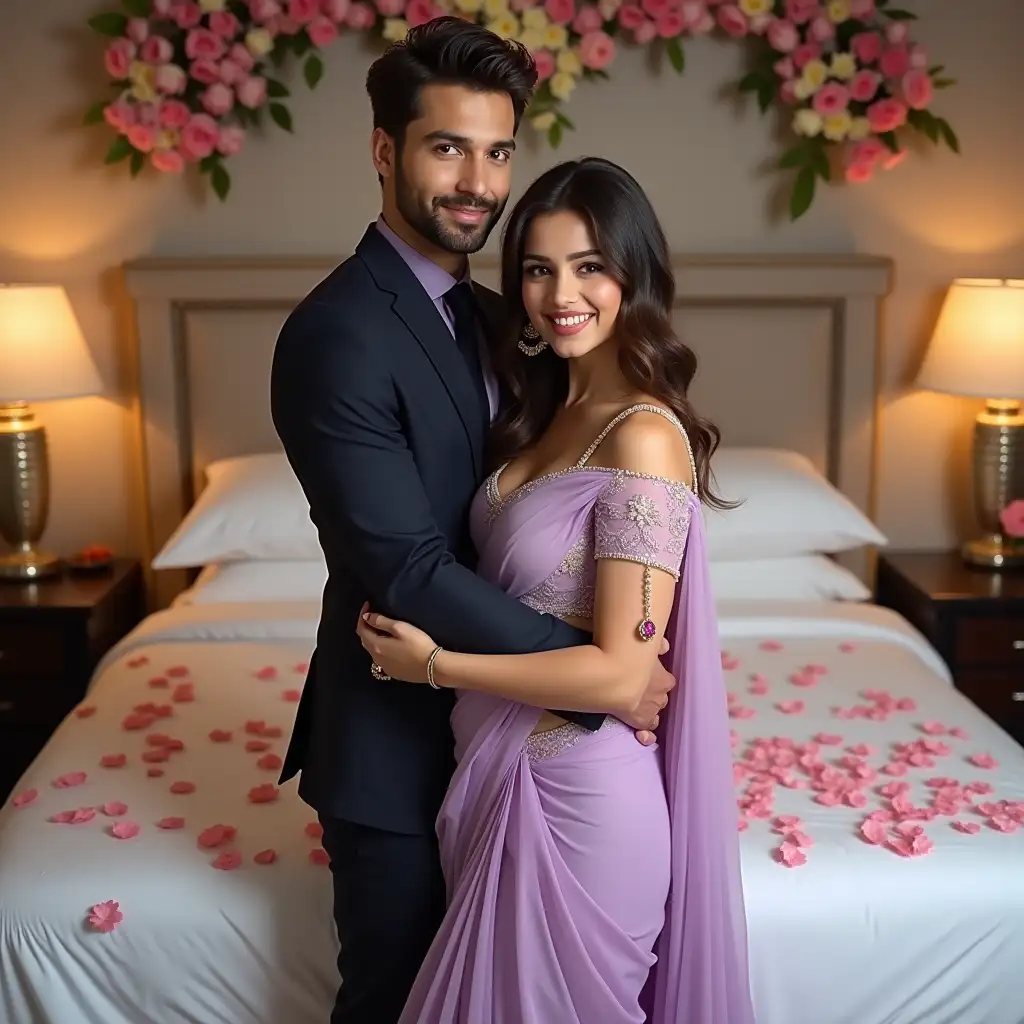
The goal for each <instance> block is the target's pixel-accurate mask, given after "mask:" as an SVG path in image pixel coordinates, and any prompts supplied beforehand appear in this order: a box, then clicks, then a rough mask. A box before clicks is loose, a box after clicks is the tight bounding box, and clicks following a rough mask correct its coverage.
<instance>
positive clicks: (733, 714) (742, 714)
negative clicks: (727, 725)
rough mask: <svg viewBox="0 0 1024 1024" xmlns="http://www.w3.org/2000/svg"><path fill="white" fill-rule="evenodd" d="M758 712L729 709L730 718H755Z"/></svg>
mask: <svg viewBox="0 0 1024 1024" xmlns="http://www.w3.org/2000/svg"><path fill="white" fill-rule="evenodd" d="M756 714H757V712H756V711H755V710H754V709H753V708H747V707H739V706H737V707H732V708H729V717H730V718H753V717H754V716H755V715H756Z"/></svg>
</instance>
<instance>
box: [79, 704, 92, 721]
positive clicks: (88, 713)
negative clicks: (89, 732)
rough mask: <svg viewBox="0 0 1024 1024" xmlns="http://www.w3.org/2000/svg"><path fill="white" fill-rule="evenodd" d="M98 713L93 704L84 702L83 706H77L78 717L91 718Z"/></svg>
mask: <svg viewBox="0 0 1024 1024" xmlns="http://www.w3.org/2000/svg"><path fill="white" fill-rule="evenodd" d="M95 714H96V708H95V707H93V706H92V705H86V704H83V705H82V706H81V707H77V708H75V715H76V716H77V717H78V718H91V717H92V716H93V715H95Z"/></svg>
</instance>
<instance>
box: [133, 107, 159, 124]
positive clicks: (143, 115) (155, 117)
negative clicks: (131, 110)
mask: <svg viewBox="0 0 1024 1024" xmlns="http://www.w3.org/2000/svg"><path fill="white" fill-rule="evenodd" d="M135 120H136V121H138V123H139V124H144V125H148V126H149V127H150V128H156V127H157V125H159V124H160V104H159V103H136V104H135Z"/></svg>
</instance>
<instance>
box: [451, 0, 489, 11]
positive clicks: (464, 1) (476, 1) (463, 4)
mask: <svg viewBox="0 0 1024 1024" xmlns="http://www.w3.org/2000/svg"><path fill="white" fill-rule="evenodd" d="M455 6H456V7H457V8H458V9H459V10H460V11H462V13H463V14H476V13H477V11H479V10H480V8H481V7H483V0H455Z"/></svg>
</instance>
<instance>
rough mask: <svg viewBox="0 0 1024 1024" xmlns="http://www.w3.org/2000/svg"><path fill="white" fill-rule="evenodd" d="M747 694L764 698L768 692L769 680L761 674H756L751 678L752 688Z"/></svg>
mask: <svg viewBox="0 0 1024 1024" xmlns="http://www.w3.org/2000/svg"><path fill="white" fill-rule="evenodd" d="M747 692H748V693H752V694H755V695H756V696H758V697H763V696H764V695H765V694H766V693H767V692H768V680H767V679H765V677H764V676H763V675H761V673H760V672H755V673H754V674H753V675H752V676H751V677H750V687H749V689H748V691H747Z"/></svg>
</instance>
